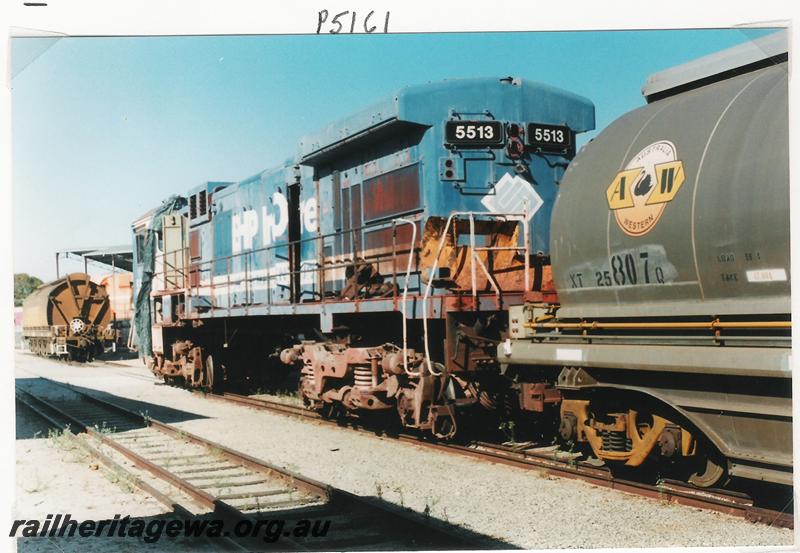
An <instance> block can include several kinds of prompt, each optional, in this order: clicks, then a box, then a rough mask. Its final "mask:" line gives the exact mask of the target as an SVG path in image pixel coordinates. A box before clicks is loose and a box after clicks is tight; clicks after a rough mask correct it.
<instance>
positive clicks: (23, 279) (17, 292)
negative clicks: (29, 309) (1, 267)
mask: <svg viewBox="0 0 800 553" xmlns="http://www.w3.org/2000/svg"><path fill="white" fill-rule="evenodd" d="M42 284H43V283H42V281H41V280H40V279H38V278H36V277H35V276H31V275H29V274H28V273H16V274H15V275H14V305H15V306H20V305H22V302H23V301H24V300H25V298H27V297H28V296H30V295H31V292H33V291H34V290H36V289H37V288H38V287H39V286H41V285H42Z"/></svg>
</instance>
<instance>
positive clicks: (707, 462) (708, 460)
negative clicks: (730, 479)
mask: <svg viewBox="0 0 800 553" xmlns="http://www.w3.org/2000/svg"><path fill="white" fill-rule="evenodd" d="M698 465H699V470H698V471H697V472H695V473H694V474H692V475H691V476H690V477H689V483H690V484H693V485H695V486H697V487H698V488H710V487H711V486H713V485H714V484H720V485H724V484H725V483H726V481H727V479H726V478H725V476H726V472H727V471H726V470H725V465H726V463H725V461H724V460H718V459H714V458H712V456H711V455H708V454H706V455H704V456H702V457H701V458H700V459H699V462H698Z"/></svg>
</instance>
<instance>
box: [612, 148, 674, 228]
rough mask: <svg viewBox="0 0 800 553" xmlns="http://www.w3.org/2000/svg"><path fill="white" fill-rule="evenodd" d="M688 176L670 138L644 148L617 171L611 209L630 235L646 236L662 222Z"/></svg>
mask: <svg viewBox="0 0 800 553" xmlns="http://www.w3.org/2000/svg"><path fill="white" fill-rule="evenodd" d="M685 180H686V176H685V175H684V172H683V162H682V161H681V160H679V159H677V153H676V151H675V145H674V144H673V143H672V142H669V141H668V140H662V141H660V142H654V143H653V144H650V145H649V146H646V147H645V148H643V149H642V150H641V151H640V152H639V153H638V154H636V155H635V156H633V158H632V159H631V160H630V161H629V162H628V164H627V165H626V166H625V169H623V170H622V171H620V172H619V173H617V175H616V176H615V177H614V180H612V181H611V184H610V185H609V186H608V189H607V190H606V198H607V199H608V208H609V209H610V210H612V211H613V212H614V216H615V217H616V219H617V224H618V225H619V228H621V229H622V231H623V232H624V233H625V234H627V235H629V236H643V235H645V234H647V233H648V232H650V230H651V229H652V228H653V227H654V226H655V225H656V223H658V220H659V219H660V218H661V214H662V213H663V212H664V209H665V208H666V206H667V204H668V203H669V202H671V201H672V200H673V199H674V198H675V195H676V194H677V193H678V191H679V190H680V189H681V186H682V185H683V182H684V181H685Z"/></svg>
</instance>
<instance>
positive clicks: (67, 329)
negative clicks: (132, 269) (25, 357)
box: [22, 273, 115, 361]
mask: <svg viewBox="0 0 800 553" xmlns="http://www.w3.org/2000/svg"><path fill="white" fill-rule="evenodd" d="M111 321H112V312H111V306H110V304H109V301H108V295H107V294H106V290H105V287H103V286H101V285H98V284H97V283H95V282H92V281H91V279H90V278H89V275H87V274H84V273H72V274H69V275H66V276H65V277H64V278H61V279H59V280H55V281H53V282H50V283H48V284H43V285H42V286H40V287H39V288H37V289H36V291H35V292H33V293H32V294H31V295H30V296H28V297H27V298H26V300H25V302H24V304H23V306H22V335H23V338H24V339H25V340H27V342H28V345H29V347H30V349H31V351H32V352H33V353H36V354H37V355H45V356H57V357H64V358H68V359H70V360H76V361H89V360H91V359H92V358H93V357H94V356H95V355H97V354H99V353H102V352H103V349H104V347H105V343H106V342H110V341H113V340H114V333H115V331H114V329H113V328H112V327H111Z"/></svg>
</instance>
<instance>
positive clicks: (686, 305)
mask: <svg viewBox="0 0 800 553" xmlns="http://www.w3.org/2000/svg"><path fill="white" fill-rule="evenodd" d="M701 71H703V72H704V73H702V72H701ZM643 92H644V94H645V95H646V96H647V97H648V98H649V99H650V100H651V102H650V103H649V104H648V105H646V106H644V107H642V108H639V109H637V110H634V111H632V112H630V113H628V114H626V115H624V116H622V117H620V118H619V119H618V120H616V121H615V122H613V123H612V124H611V125H609V127H608V128H606V129H605V130H604V131H603V132H602V133H601V134H600V135H599V136H598V137H597V138H595V139H594V140H593V141H592V142H590V143H589V144H587V145H586V146H585V147H584V148H583V149H582V151H581V152H579V153H578V155H577V156H576V158H575V160H574V162H573V163H572V164H571V165H570V167H569V168H568V169H567V171H566V173H565V176H564V180H563V181H562V183H561V187H560V189H559V195H558V198H557V200H556V202H555V206H554V209H553V222H552V229H551V248H550V250H551V255H552V264H553V278H554V282H555V287H556V290H557V293H558V300H559V301H558V303H557V304H555V303H551V304H546V303H533V302H529V303H527V304H526V305H524V306H516V307H512V308H511V309H510V313H509V315H510V319H509V320H510V328H509V335H510V339H509V340H508V341H507V342H506V343H504V344H502V345H501V346H500V347H499V348H498V360H499V361H501V362H502V363H504V364H506V366H507V370H508V371H509V373H510V374H517V373H526V372H527V373H529V372H531V371H536V370H543V368H546V367H547V368H549V369H548V370H549V371H550V373H549V374H551V375H552V376H553V383H554V385H555V388H556V390H557V391H558V393H559V394H560V433H561V438H562V439H563V440H564V441H567V442H572V443H576V444H578V445H579V446H581V447H584V448H586V449H588V450H589V451H591V452H592V453H593V454H594V455H595V456H597V457H599V458H601V459H604V460H605V461H607V462H611V463H616V464H617V465H622V466H626V467H628V468H631V467H641V466H645V465H647V464H648V463H660V464H661V465H662V468H663V467H669V468H670V469H675V470H685V471H686V474H688V475H689V479H690V481H691V482H692V483H694V484H696V485H698V486H710V485H715V484H719V483H720V482H724V481H725V479H726V478H728V477H740V478H748V479H755V480H767V481H771V482H776V483H781V484H791V481H792V411H791V386H792V384H791V367H790V357H789V356H790V345H791V344H790V340H791V316H790V313H791V308H790V274H789V270H790V258H789V255H790V254H789V252H790V250H789V152H788V144H789V140H788V68H787V63H786V44H785V35H783V36H781V34H776V35H773V36H770V37H766V38H765V39H763V41H762V43H761V44H760V45H755V46H754V45H748V46H743V47H738V48H736V49H733V50H730V51H726V52H722V53H719V54H716V55H712V56H710V57H707V58H705V59H701V60H697V61H695V62H691V63H689V64H687V65H686V66H683V67H678V68H674V69H671V70H668V71H665V72H664V73H662V74H659V75H656V76H654V77H651V79H650V81H649V82H648V84H647V85H646V86H645V88H644V91H643ZM690 467H691V468H690Z"/></svg>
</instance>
